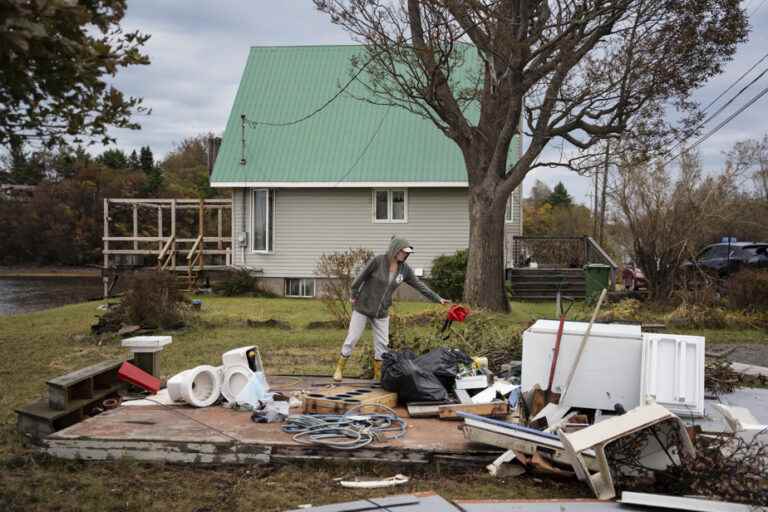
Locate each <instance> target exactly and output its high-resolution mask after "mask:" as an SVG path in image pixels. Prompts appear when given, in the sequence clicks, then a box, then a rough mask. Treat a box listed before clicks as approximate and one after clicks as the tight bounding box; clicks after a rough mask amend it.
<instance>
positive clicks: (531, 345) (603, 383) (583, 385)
mask: <svg viewBox="0 0 768 512" xmlns="http://www.w3.org/2000/svg"><path fill="white" fill-rule="evenodd" d="M558 325H559V322H558V321H555V320H538V321H537V322H536V323H535V324H533V325H532V326H531V327H530V328H528V329H527V330H526V331H525V332H524V333H523V367H522V374H521V384H522V389H523V391H528V390H530V389H532V388H533V386H534V385H536V384H538V385H539V386H540V387H541V389H546V387H547V380H548V378H549V372H550V367H551V365H552V358H553V355H554V349H555V338H556V336H557V328H558ZM587 325H588V324H587V323H586V322H565V325H564V328H563V337H562V340H561V342H560V353H559V356H558V358H557V367H556V370H555V376H554V381H553V384H552V387H553V391H554V392H555V393H562V392H563V389H562V388H563V386H564V385H565V381H566V379H567V378H568V374H569V373H570V371H571V368H572V367H573V363H574V361H575V360H576V354H577V352H578V349H579V344H580V343H581V339H582V337H583V336H584V332H585V331H586V330H587ZM642 344H643V335H642V332H641V330H640V326H639V325H624V324H600V323H596V324H594V325H593V326H592V333H591V335H590V337H589V340H588V341H587V345H586V347H585V349H584V353H583V355H582V357H581V361H580V362H579V366H578V368H577V369H576V373H575V374H574V377H573V382H572V384H571V389H569V390H568V396H567V402H568V404H569V405H573V406H574V407H584V408H589V409H603V410H613V409H614V406H615V405H616V404H621V406H623V407H624V409H625V410H630V409H633V408H635V407H637V406H638V405H640V370H641V363H642V352H643V349H642Z"/></svg>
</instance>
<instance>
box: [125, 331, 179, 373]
mask: <svg viewBox="0 0 768 512" xmlns="http://www.w3.org/2000/svg"><path fill="white" fill-rule="evenodd" d="M172 342H173V338H172V337H171V336H134V337H133V338H126V339H124V340H123V341H122V342H121V343H120V344H121V345H122V346H123V347H125V348H127V349H128V350H129V351H130V352H131V358H132V359H133V364H135V365H136V366H138V367H139V368H141V369H142V370H144V371H145V372H147V373H149V374H150V375H154V376H155V377H160V352H162V350H163V349H164V348H165V346H166V345H170V344H171V343H172Z"/></svg>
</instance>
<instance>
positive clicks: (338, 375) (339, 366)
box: [333, 356, 349, 382]
mask: <svg viewBox="0 0 768 512" xmlns="http://www.w3.org/2000/svg"><path fill="white" fill-rule="evenodd" d="M347 359H349V358H348V357H344V356H339V360H338V361H336V371H335V372H333V380H335V381H336V382H341V379H343V378H344V367H345V366H347Z"/></svg>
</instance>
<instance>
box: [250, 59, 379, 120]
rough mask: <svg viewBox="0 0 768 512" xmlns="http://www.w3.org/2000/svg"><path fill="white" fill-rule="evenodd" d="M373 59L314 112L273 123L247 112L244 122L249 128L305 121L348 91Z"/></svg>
mask: <svg viewBox="0 0 768 512" xmlns="http://www.w3.org/2000/svg"><path fill="white" fill-rule="evenodd" d="M372 60H373V59H372V58H371V59H368V60H367V61H366V62H365V64H363V65H362V66H360V69H358V70H357V73H355V74H354V75H352V78H350V79H349V80H348V81H347V83H345V84H344V85H343V86H342V87H341V88H340V89H339V90H338V91H337V92H336V94H334V95H333V96H331V97H330V99H328V101H326V102H325V103H323V104H322V105H320V106H319V107H317V108H316V109H315V110H313V111H312V112H310V113H309V114H307V115H305V116H303V117H300V118H298V119H294V120H293V121H288V122H285V123H273V122H269V121H255V120H252V119H248V118H247V117H246V116H245V114H243V115H242V116H243V122H244V123H245V124H246V125H247V126H248V127H249V128H256V126H258V125H264V126H274V127H285V126H293V125H295V124H299V123H301V122H303V121H306V120H307V119H309V118H310V117H312V116H314V115H316V114H319V113H320V112H322V111H323V110H324V109H325V108H326V107H327V106H328V105H330V104H331V103H333V102H334V100H336V98H338V97H339V96H341V95H342V93H344V91H346V90H347V88H349V86H350V85H351V84H352V82H354V81H355V80H357V77H358V76H360V74H361V73H362V72H363V71H364V70H365V68H366V67H368V64H370V63H371V61H372Z"/></svg>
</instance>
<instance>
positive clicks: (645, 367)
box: [640, 333, 704, 417]
mask: <svg viewBox="0 0 768 512" xmlns="http://www.w3.org/2000/svg"><path fill="white" fill-rule="evenodd" d="M642 361H643V363H642V369H641V374H640V386H641V390H642V397H641V405H645V404H649V403H653V402H656V403H658V404H661V405H663V406H664V407H666V408H667V409H669V410H670V411H672V412H674V413H675V414H678V415H682V416H686V417H687V416H703V415H704V338H703V337H701V336H683V335H680V334H651V333H648V334H643V357H642Z"/></svg>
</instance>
